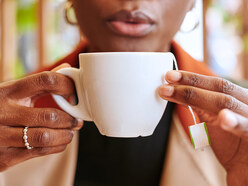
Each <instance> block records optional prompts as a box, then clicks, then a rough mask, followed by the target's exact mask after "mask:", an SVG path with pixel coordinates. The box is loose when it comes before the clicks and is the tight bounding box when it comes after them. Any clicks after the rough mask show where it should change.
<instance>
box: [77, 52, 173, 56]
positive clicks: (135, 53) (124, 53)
mask: <svg viewBox="0 0 248 186" xmlns="http://www.w3.org/2000/svg"><path fill="white" fill-rule="evenodd" d="M137 54H139V55H172V56H174V54H173V53H172V52H91V53H79V56H94V55H137Z"/></svg>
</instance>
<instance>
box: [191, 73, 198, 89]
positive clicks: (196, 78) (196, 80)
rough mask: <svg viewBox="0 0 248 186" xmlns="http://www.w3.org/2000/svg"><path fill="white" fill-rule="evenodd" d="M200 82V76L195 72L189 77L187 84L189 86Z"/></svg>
mask: <svg viewBox="0 0 248 186" xmlns="http://www.w3.org/2000/svg"><path fill="white" fill-rule="evenodd" d="M199 83H200V77H199V76H198V75H196V74H192V75H191V77H190V79H189V84H190V85H191V86H198V85H199Z"/></svg>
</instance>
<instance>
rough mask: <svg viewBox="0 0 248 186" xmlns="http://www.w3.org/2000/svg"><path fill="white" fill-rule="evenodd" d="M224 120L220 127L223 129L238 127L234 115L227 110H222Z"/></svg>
mask: <svg viewBox="0 0 248 186" xmlns="http://www.w3.org/2000/svg"><path fill="white" fill-rule="evenodd" d="M223 112H224V119H223V120H222V123H221V127H222V128H223V129H226V130H228V129H232V128H235V127H236V126H237V125H238V120H237V118H236V117H235V116H234V114H233V113H232V112H231V111H229V110H224V111H223Z"/></svg>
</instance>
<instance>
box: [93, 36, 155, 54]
mask: <svg viewBox="0 0 248 186" xmlns="http://www.w3.org/2000/svg"><path fill="white" fill-rule="evenodd" d="M103 43H107V44H105V45H102V43H99V45H98V46H99V47H98V48H99V50H101V51H105V52H154V51H158V48H159V47H158V45H157V44H156V42H155V41H152V40H150V39H148V38H111V39H108V41H106V42H103Z"/></svg>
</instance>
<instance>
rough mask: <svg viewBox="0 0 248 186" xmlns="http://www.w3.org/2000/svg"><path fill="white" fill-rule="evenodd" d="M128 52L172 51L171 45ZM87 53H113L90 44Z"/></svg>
mask: <svg viewBox="0 0 248 186" xmlns="http://www.w3.org/2000/svg"><path fill="white" fill-rule="evenodd" d="M119 51H120V52H121V51H123V50H119ZM126 51H127V52H137V51H140V52H170V51H171V43H168V44H166V45H163V46H160V47H158V48H157V49H153V50H137V51H136V50H135V51H134V50H126ZM87 52H90V53H93V52H111V51H108V50H104V49H103V50H102V49H100V48H99V47H97V46H94V45H91V44H89V46H88V50H87ZM115 52H118V50H115Z"/></svg>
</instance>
